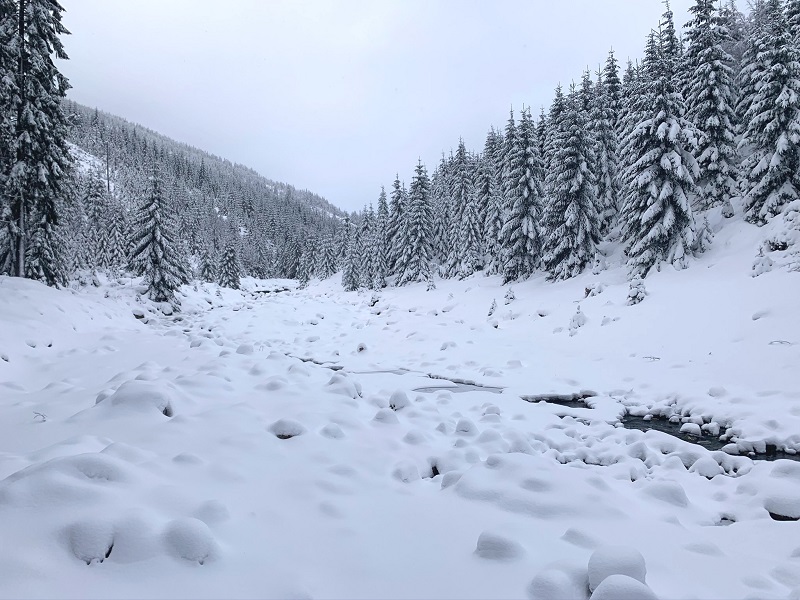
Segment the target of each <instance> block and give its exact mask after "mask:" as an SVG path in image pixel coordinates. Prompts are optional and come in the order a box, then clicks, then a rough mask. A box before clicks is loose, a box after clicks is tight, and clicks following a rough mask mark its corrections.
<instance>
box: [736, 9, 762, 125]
mask: <svg viewBox="0 0 800 600" xmlns="http://www.w3.org/2000/svg"><path fill="white" fill-rule="evenodd" d="M769 19H770V17H769V12H768V11H767V1H766V0H757V1H756V3H755V5H754V6H753V10H752V12H751V13H750V19H749V23H748V28H747V29H748V31H747V37H746V41H745V47H744V51H743V53H742V58H741V67H740V69H739V74H738V75H737V76H736V86H737V88H738V91H739V97H738V99H737V102H736V107H735V108H736V114H737V116H738V118H739V120H740V121H741V123H742V126H743V128H745V129H746V128H747V117H746V115H747V113H748V111H749V110H750V105H751V104H752V103H753V101H754V99H755V96H756V94H757V93H758V89H759V88H760V87H761V81H762V79H763V78H764V77H765V76H766V71H767V69H768V68H769V66H768V64H767V62H766V57H767V56H768V52H769V47H770V45H771V30H770V27H769Z"/></svg>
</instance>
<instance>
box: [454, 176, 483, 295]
mask: <svg viewBox="0 0 800 600" xmlns="http://www.w3.org/2000/svg"><path fill="white" fill-rule="evenodd" d="M478 202H479V200H478V188H477V187H476V186H475V184H474V182H470V186H469V192H468V196H467V204H466V206H465V207H464V213H463V214H462V215H461V228H460V231H459V238H460V246H461V260H460V265H459V272H458V276H459V277H460V278H462V279H463V278H465V277H469V276H470V275H472V274H473V273H475V272H476V271H480V270H482V269H483V254H482V252H481V227H480V216H479V208H478Z"/></svg>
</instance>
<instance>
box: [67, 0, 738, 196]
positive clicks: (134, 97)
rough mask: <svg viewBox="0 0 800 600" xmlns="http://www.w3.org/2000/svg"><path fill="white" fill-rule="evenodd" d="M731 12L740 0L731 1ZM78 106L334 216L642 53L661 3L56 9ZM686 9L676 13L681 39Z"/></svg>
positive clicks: (81, 3)
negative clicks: (334, 209)
mask: <svg viewBox="0 0 800 600" xmlns="http://www.w3.org/2000/svg"><path fill="white" fill-rule="evenodd" d="M741 3H742V4H744V0H742V2H741ZM62 4H63V5H64V7H65V8H66V11H67V12H66V14H65V15H64V23H65V24H66V26H67V28H68V29H69V30H70V31H71V32H72V35H71V36H68V37H66V38H65V40H64V41H65V46H66V49H67V52H68V54H69V55H70V60H69V61H66V62H61V63H59V67H60V68H61V70H62V72H63V73H64V74H65V75H67V77H68V78H69V80H70V82H71V84H72V86H73V89H72V90H70V92H69V96H70V97H71V98H72V99H74V100H76V101H78V102H81V103H83V104H87V105H89V106H93V107H94V106H96V107H98V108H100V109H101V110H105V111H107V112H111V113H114V114H117V115H119V116H122V117H124V118H126V119H128V120H130V121H134V122H137V123H140V124H142V125H145V126H147V127H149V128H151V129H154V130H156V131H158V132H160V133H163V134H165V135H167V136H169V137H172V138H175V139H177V140H179V141H182V142H186V143H188V144H191V145H193V146H196V147H198V148H201V149H203V150H206V151H209V152H211V153H213V154H217V155H220V156H222V157H224V158H227V159H230V160H232V161H235V162H239V163H242V164H245V165H247V166H249V167H252V168H254V169H255V170H257V171H258V172H260V173H261V174H263V175H265V176H266V177H269V178H270V179H274V180H277V181H285V182H287V183H290V184H292V185H294V186H295V187H299V188H307V189H309V190H312V191H314V192H316V193H318V194H320V195H322V196H324V197H325V198H327V199H328V200H329V201H330V202H332V203H333V204H335V205H337V206H339V207H341V208H344V209H346V210H357V209H359V208H361V207H363V206H364V204H366V203H369V202H374V201H375V199H376V198H377V196H378V193H379V191H380V186H381V185H386V186H387V187H389V186H390V184H391V182H392V181H393V179H394V175H395V172H399V173H400V177H401V178H402V179H404V180H406V181H410V179H411V175H412V172H413V167H414V166H415V165H416V162H417V159H418V158H421V159H422V161H423V162H424V163H426V164H427V166H428V169H429V171H433V168H434V167H435V166H436V164H437V163H438V161H439V157H440V156H441V153H442V151H443V150H444V151H446V152H449V151H450V149H451V148H453V147H455V146H456V145H457V144H458V138H459V137H463V138H464V140H465V142H466V144H467V147H468V148H469V149H472V150H480V149H481V148H482V147H483V142H484V139H485V137H486V132H487V130H488V129H489V127H490V126H491V125H496V126H499V127H502V126H504V124H505V122H506V120H507V119H508V111H509V108H510V107H511V106H512V105H513V106H514V108H515V109H518V108H519V107H521V106H522V105H523V104H525V105H530V106H532V107H533V112H534V114H538V112H539V107H540V106H542V105H544V106H545V107H549V104H550V101H551V100H552V95H553V89H554V88H555V86H556V84H558V83H559V82H561V83H563V84H564V85H568V84H569V83H570V82H571V81H572V80H573V79H575V80H577V79H579V78H580V76H581V73H582V71H583V69H584V68H586V67H587V66H589V67H591V68H592V69H596V68H597V66H598V63H600V62H604V61H605V59H606V55H607V53H608V50H609V48H611V47H612V46H613V48H614V50H615V52H616V54H617V57H618V59H619V60H620V62H621V63H622V65H624V63H625V61H626V59H627V58H628V57H631V58H638V57H640V56H641V55H642V49H643V47H644V43H645V39H646V36H647V33H648V31H649V30H650V29H651V28H652V27H655V26H656V25H657V24H658V20H659V16H660V15H661V13H662V12H663V9H664V7H663V5H662V3H661V2H660V0H519V1H517V0H428V1H423V0H360V1H353V0H316V1H310V0H225V1H219V0H134V1H127V2H122V1H121V0H62ZM692 4H693V0H673V2H672V8H673V11H674V12H675V15H676V21H677V24H678V25H679V26H681V25H682V24H683V23H685V22H686V21H687V20H688V8H689V6H691V5H692Z"/></svg>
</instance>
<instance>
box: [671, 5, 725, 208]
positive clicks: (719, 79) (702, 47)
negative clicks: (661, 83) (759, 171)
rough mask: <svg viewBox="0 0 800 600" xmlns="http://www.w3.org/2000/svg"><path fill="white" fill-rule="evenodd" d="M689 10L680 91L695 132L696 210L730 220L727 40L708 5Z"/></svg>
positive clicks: (716, 16) (723, 25)
mask: <svg viewBox="0 0 800 600" xmlns="http://www.w3.org/2000/svg"><path fill="white" fill-rule="evenodd" d="M689 10H690V11H691V13H692V15H693V16H694V18H693V20H692V21H691V22H690V23H688V24H687V29H688V31H687V35H686V38H687V40H688V42H689V46H688V48H687V51H686V55H685V58H684V63H685V65H687V70H688V72H689V74H690V76H689V78H688V81H687V82H686V88H685V97H686V104H687V110H686V117H687V118H688V119H689V120H690V121H692V123H694V125H695V127H697V129H698V131H699V132H700V138H699V141H698V142H699V144H698V149H697V163H698V168H699V169H700V178H699V179H698V181H697V182H696V183H697V185H698V192H699V193H698V199H699V208H700V209H705V208H708V207H711V206H722V207H723V212H724V214H726V215H728V216H732V215H733V206H732V205H731V198H732V197H734V196H735V195H736V194H737V185H736V180H735V179H734V175H735V173H736V171H737V169H738V164H737V163H738V160H737V153H736V129H735V123H736V113H735V110H734V104H735V99H734V90H733V68H732V66H731V65H732V63H733V58H732V57H731V56H730V54H728V53H727V52H726V51H725V44H726V43H727V42H729V41H730V39H731V38H730V34H729V33H728V30H727V28H726V27H725V24H724V22H722V20H721V19H720V17H719V15H718V14H716V11H715V7H714V0H696V3H695V5H694V6H692V7H691V8H690V9H689Z"/></svg>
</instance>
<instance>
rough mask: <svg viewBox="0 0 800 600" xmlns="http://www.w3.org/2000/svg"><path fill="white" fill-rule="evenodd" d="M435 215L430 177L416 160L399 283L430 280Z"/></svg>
mask: <svg viewBox="0 0 800 600" xmlns="http://www.w3.org/2000/svg"><path fill="white" fill-rule="evenodd" d="M432 231H433V214H432V210H431V199H430V180H429V179H428V172H427V171H426V169H425V166H424V165H423V164H422V162H421V161H420V162H418V163H417V167H416V169H415V172H414V178H413V179H412V180H411V189H410V193H409V199H408V215H407V218H406V235H405V239H406V243H405V244H404V245H403V253H402V255H401V257H400V261H399V267H400V269H401V270H400V271H399V278H398V283H399V285H405V284H407V283H412V282H417V281H430V280H431V277H432V274H433V269H432V268H431V254H432V252H431V233H432Z"/></svg>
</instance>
